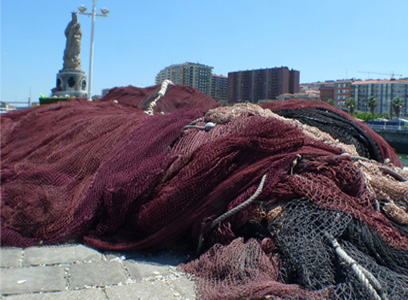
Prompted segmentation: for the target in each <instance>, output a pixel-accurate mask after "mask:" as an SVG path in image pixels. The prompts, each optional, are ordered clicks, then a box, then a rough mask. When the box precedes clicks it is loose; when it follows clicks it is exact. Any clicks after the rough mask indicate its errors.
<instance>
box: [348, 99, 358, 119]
mask: <svg viewBox="0 0 408 300" xmlns="http://www.w3.org/2000/svg"><path fill="white" fill-rule="evenodd" d="M346 107H347V108H348V112H349V115H352V114H353V112H354V108H355V107H356V102H355V101H354V99H353V98H349V99H348V100H347V101H346Z"/></svg>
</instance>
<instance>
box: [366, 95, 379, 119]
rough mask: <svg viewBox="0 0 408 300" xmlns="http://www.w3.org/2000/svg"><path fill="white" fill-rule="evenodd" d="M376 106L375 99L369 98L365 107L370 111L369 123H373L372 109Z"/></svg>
mask: <svg viewBox="0 0 408 300" xmlns="http://www.w3.org/2000/svg"><path fill="white" fill-rule="evenodd" d="M376 106H377V99H375V97H374V96H370V97H369V98H368V99H367V107H368V109H369V110H370V113H371V121H374V109H375V107H376Z"/></svg>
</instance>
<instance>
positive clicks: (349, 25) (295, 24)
mask: <svg viewBox="0 0 408 300" xmlns="http://www.w3.org/2000/svg"><path fill="white" fill-rule="evenodd" d="M81 4H84V5H85V6H86V7H88V10H90V9H91V7H92V1H91V0H35V1H34V0H18V1H16V0H1V100H2V101H26V100H27V98H28V97H29V95H30V90H31V95H32V98H33V99H34V100H37V99H38V97H39V95H40V94H41V93H42V94H45V95H46V96H48V95H50V93H51V89H52V88H53V87H55V81H56V74H57V73H58V71H59V70H61V69H62V64H63V60H62V57H63V52H64V49H65V43H66V38H65V35H64V31H65V28H66V26H67V24H68V23H69V21H70V20H71V12H72V11H74V10H76V9H77V7H79V6H80V5H81ZM103 7H106V8H108V9H109V10H110V14H109V17H108V18H97V20H96V24H95V46H94V68H93V84H92V86H93V89H92V90H93V93H94V94H100V93H101V90H102V89H103V88H112V87H115V86H127V85H134V86H138V87H145V86H150V85H153V84H154V79H155V76H156V74H157V73H158V72H159V71H160V70H162V69H163V68H164V67H166V66H168V65H171V64H178V63H183V62H186V61H190V62H199V63H202V64H205V65H209V66H212V67H214V69H213V73H215V74H221V75H225V76H227V74H228V72H233V71H239V70H247V69H259V68H271V67H280V66H288V67H289V68H293V69H295V70H299V71H300V81H301V82H302V83H303V82H313V81H325V80H335V79H343V78H346V77H348V78H351V77H354V78H361V79H367V78H368V74H365V73H359V71H369V72H373V73H372V74H371V77H373V78H388V77H389V76H388V75H381V74H374V72H377V73H391V72H394V73H395V74H402V75H403V77H408V1H407V0H387V1H385V0H382V1H380V0H371V1H369V0H324V1H323V0H309V1H307V0H280V1H278V0H251V1H249V0H247V1H243V0H234V1H233V0H207V1H196V0H173V1H162V0H156V1H148V0H115V1H113V0H99V1H97V9H98V10H99V9H100V8H103ZM78 19H79V22H80V23H81V26H82V33H83V35H82V48H81V61H82V69H83V70H84V71H85V72H86V73H87V74H88V68H89V48H90V33H91V19H90V18H88V17H86V16H78Z"/></svg>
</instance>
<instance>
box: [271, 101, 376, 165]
mask: <svg viewBox="0 0 408 300" xmlns="http://www.w3.org/2000/svg"><path fill="white" fill-rule="evenodd" d="M274 112H275V113H277V114H279V115H281V116H283V117H286V118H291V119H297V120H298V121H300V122H301V123H303V124H307V125H310V126H314V127H317V128H319V129H320V130H322V131H324V132H327V133H329V134H330V135H331V136H332V137H333V138H335V139H338V140H339V141H341V142H343V143H344V144H348V145H354V146H355V147H356V150H357V152H358V154H359V155H360V156H363V157H367V158H371V159H375V160H376V161H383V160H384V159H383V157H382V154H381V151H380V149H379V148H378V146H377V144H376V143H375V141H374V140H373V138H372V137H371V136H370V135H369V134H367V132H365V131H364V130H363V129H362V128H361V127H360V126H358V124H357V123H356V122H352V121H351V120H349V119H347V118H345V117H344V116H342V115H340V114H338V113H336V112H334V111H331V110H326V109H324V108H299V109H280V110H276V111H274Z"/></svg>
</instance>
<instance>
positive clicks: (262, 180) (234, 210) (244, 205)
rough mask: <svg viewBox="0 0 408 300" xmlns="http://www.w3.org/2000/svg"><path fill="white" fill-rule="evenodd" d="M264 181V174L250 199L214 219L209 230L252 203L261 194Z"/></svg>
mask: <svg viewBox="0 0 408 300" xmlns="http://www.w3.org/2000/svg"><path fill="white" fill-rule="evenodd" d="M265 179H266V174H264V175H263V176H262V179H261V182H260V183H259V186H258V188H257V189H256V191H255V193H254V194H253V195H252V196H251V197H249V198H248V200H245V201H244V202H242V203H241V204H240V205H238V206H236V207H234V208H233V209H231V210H229V211H227V212H226V213H225V214H222V215H221V216H219V217H218V218H217V219H215V220H214V221H213V222H212V224H211V228H214V227H215V226H216V225H217V224H218V223H220V222H222V221H224V220H225V219H226V218H229V217H230V216H232V215H233V214H235V213H237V212H238V211H240V210H241V209H243V208H245V207H247V206H248V205H249V204H251V203H252V202H254V201H255V199H256V198H258V196H259V194H260V193H261V192H262V189H263V186H264V183H265Z"/></svg>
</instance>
